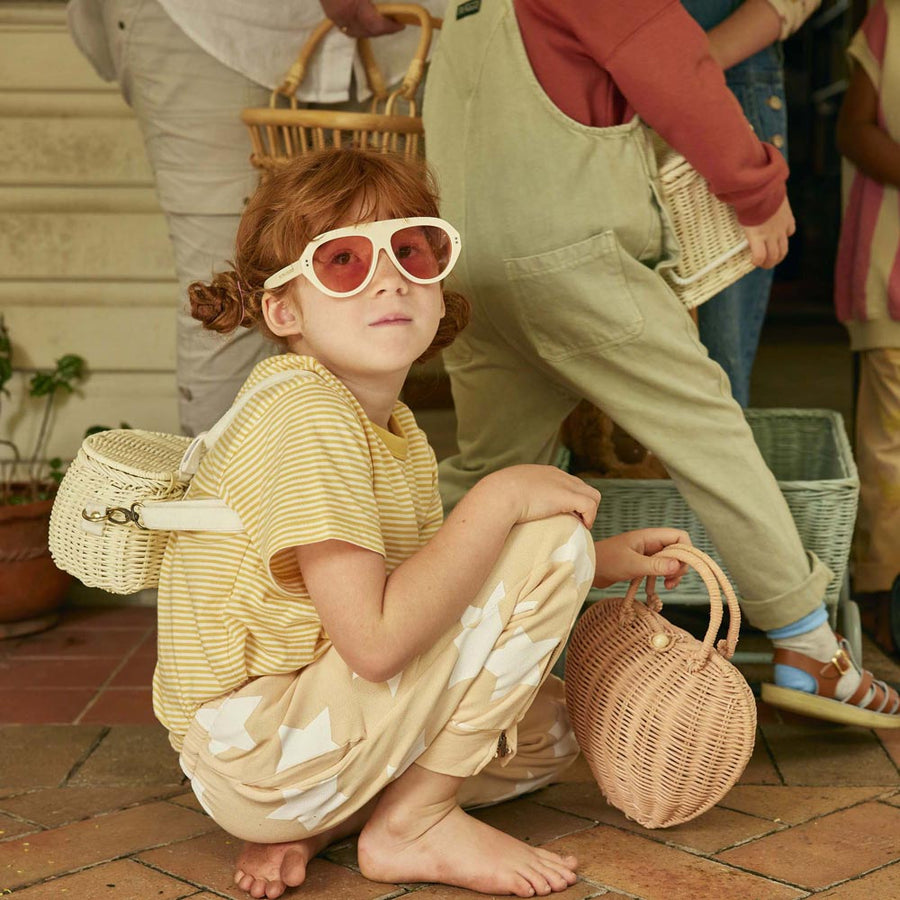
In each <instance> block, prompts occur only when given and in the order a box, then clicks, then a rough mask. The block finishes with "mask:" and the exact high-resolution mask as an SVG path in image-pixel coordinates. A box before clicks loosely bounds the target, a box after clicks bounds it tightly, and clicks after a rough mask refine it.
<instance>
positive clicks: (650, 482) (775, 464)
mask: <svg viewBox="0 0 900 900" xmlns="http://www.w3.org/2000/svg"><path fill="white" fill-rule="evenodd" d="M745 414H746V417H747V422H748V423H749V425H750V428H751V430H752V431H753V437H754V438H755V439H756V443H757V445H758V446H759V449H760V452H761V453H762V456H763V459H764V460H765V461H766V463H767V465H768V466H769V468H770V469H771V470H772V472H773V474H774V475H775V478H776V480H777V482H778V486H779V487H780V488H781V492H782V494H783V495H784V499H785V501H786V502H787V505H788V508H789V509H790V511H791V515H792V516H793V518H794V521H795V523H796V525H797V531H798V532H799V534H800V539H801V541H802V542H803V546H804V547H806V549H807V550H810V551H812V552H813V553H815V554H816V555H817V556H818V557H819V559H821V560H822V562H824V563H825V564H826V565H827V566H828V567H829V568H830V569H831V571H832V572H834V576H835V577H834V579H833V580H832V582H831V584H830V585H829V586H828V589H827V591H826V593H825V603H826V604H827V605H828V606H829V607H831V608H832V609H835V608H836V607H837V605H838V602H839V599H840V593H841V589H842V586H843V582H844V575H845V573H846V571H847V563H848V558H849V555H850V542H851V539H852V537H853V525H854V522H855V520H856V507H857V501H858V497H859V476H858V474H857V471H856V464H855V462H854V461H853V454H852V452H851V450H850V443H849V441H848V439H847V434H846V432H845V430H844V422H843V419H842V417H841V415H840V413H838V412H835V411H834V410H827V409H748V410H745ZM559 462H560V463H561V465H562V467H563V468H568V466H567V464H566V460H565V454H563V456H562V457H561V458H560V460H559ZM589 482H590V483H591V484H593V485H594V486H595V487H596V488H597V489H598V490H599V491H600V492H601V493H602V495H603V500H602V505H601V510H602V512H601V514H600V515H599V516H597V519H596V521H595V522H594V527H593V532H594V539H595V540H601V539H602V538H606V537H611V536H612V535H614V534H618V533H619V532H621V531H631V530H632V529H635V528H645V527H649V526H656V525H666V526H670V527H672V528H682V529H684V530H685V531H687V532H688V533H689V534H690V536H691V540H692V541H693V543H694V545H695V546H697V547H699V548H700V549H701V550H703V551H705V552H706V553H708V554H709V555H710V556H711V557H712V558H713V559H715V560H716V562H717V563H718V564H719V565H722V560H721V558H720V557H719V555H718V552H717V551H716V548H715V545H714V544H713V542H712V540H711V539H710V537H709V535H708V534H707V532H706V529H705V528H704V527H703V525H701V524H700V521H699V519H698V518H697V516H696V515H695V514H694V512H693V511H692V510H691V508H690V507H689V506H688V504H687V502H686V501H685V500H684V498H683V497H682V496H681V494H680V493H679V492H678V489H677V488H676V487H675V484H674V482H672V481H670V480H666V479H615V478H610V479H589ZM723 568H724V566H723ZM725 571H726V574H727V569H726V570H725ZM615 590H616V589H615V588H614V587H613V588H606V589H604V590H592V591H591V595H590V596H591V599H599V598H601V597H609V596H614V594H615ZM666 598H667V601H670V602H673V603H688V604H690V603H705V602H706V590H705V588H704V586H703V583H702V582H701V580H700V579H699V578H698V577H697V576H696V575H695V574H694V573H693V572H690V573H688V575H686V576H685V578H684V579H683V580H682V583H681V584H680V585H679V586H678V587H677V588H676V589H675V590H673V591H669V592H667V595H666Z"/></svg>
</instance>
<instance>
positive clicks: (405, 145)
mask: <svg viewBox="0 0 900 900" xmlns="http://www.w3.org/2000/svg"><path fill="white" fill-rule="evenodd" d="M375 8H376V9H377V10H378V12H380V13H381V14H382V15H383V16H389V17H390V18H392V19H396V20H397V21H399V22H402V23H403V24H405V25H415V26H418V27H419V28H421V34H420V36H419V41H418V45H417V46H416V50H415V52H414V54H413V57H412V59H411V60H410V63H409V66H408V67H407V70H406V74H405V75H404V77H403V80H402V82H401V84H400V86H399V87H398V88H396V89H395V90H393V91H389V90H388V87H387V86H386V85H385V82H384V76H383V74H382V72H381V69H380V68H379V66H378V63H377V61H376V59H375V55H374V53H373V52H372V46H371V43H370V39H369V38H359V39H358V40H357V48H358V51H359V56H360V59H361V61H362V64H363V68H364V69H365V73H366V82H367V83H368V86H369V90H370V91H371V92H372V101H371V104H370V108H369V111H368V112H353V111H348V110H336V109H320V108H312V109H305V108H300V106H299V104H298V102H297V97H296V91H297V88H298V86H299V85H300V84H301V82H302V81H303V79H304V77H305V75H306V70H307V67H308V65H309V61H310V59H311V58H312V56H313V54H314V53H315V51H316V49H317V48H318V47H319V45H320V44H321V43H322V40H323V39H324V38H325V35H327V34H328V33H329V32H330V31H331V29H332V28H334V23H333V22H332V21H331V20H329V19H325V20H324V21H323V22H321V23H320V24H319V25H318V26H317V27H316V29H315V30H314V31H313V33H312V34H311V35H310V36H309V39H308V40H307V42H306V44H305V45H304V46H303V48H302V50H301V51H300V55H299V56H298V57H297V60H296V62H295V63H294V64H293V65H292V66H291V68H290V69H289V70H288V72H287V74H286V75H285V79H284V82H283V83H282V84H281V85H280V86H279V87H278V88H276V89H275V90H274V91H273V92H272V96H271V98H270V100H269V106H268V107H267V108H262V109H257V108H248V109H245V110H243V111H242V112H241V119H242V121H243V122H244V123H245V124H246V125H247V127H248V128H249V129H250V139H251V141H252V143H253V153H252V155H251V157H250V160H251V162H252V163H253V165H254V166H256V167H257V168H259V169H261V170H262V171H263V172H264V173H265V172H271V171H273V170H275V169H277V168H278V167H280V166H282V165H284V164H285V163H286V162H287V161H288V160H290V159H291V158H292V157H294V156H300V155H302V154H304V153H309V152H310V151H312V150H322V149H325V148H326V147H339V146H347V145H349V146H354V147H368V148H370V149H375V150H380V151H384V152H387V151H390V152H393V153H401V154H403V155H405V156H418V155H420V153H421V149H422V148H421V143H422V141H421V136H422V132H423V129H422V118H421V116H420V115H419V114H418V110H417V108H416V91H417V90H418V87H419V84H420V83H421V81H422V77H423V75H424V74H425V64H426V60H427V58H428V52H429V50H430V48H431V39H432V34H433V31H434V29H435V28H440V27H441V20H440V19H433V18H432V17H431V16H430V15H429V13H428V11H427V10H426V9H425V8H424V7H422V6H418V5H417V4H412V3H382V4H377V5H376V7H375Z"/></svg>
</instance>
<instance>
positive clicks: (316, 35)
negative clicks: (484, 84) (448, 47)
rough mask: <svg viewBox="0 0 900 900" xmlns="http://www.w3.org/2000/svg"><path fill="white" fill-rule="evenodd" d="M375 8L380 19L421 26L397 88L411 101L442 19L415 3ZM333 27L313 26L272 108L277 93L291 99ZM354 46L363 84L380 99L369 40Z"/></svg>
mask: <svg viewBox="0 0 900 900" xmlns="http://www.w3.org/2000/svg"><path fill="white" fill-rule="evenodd" d="M375 8H376V9H377V10H378V12H380V13H381V14H382V15H383V16H389V17H390V18H392V19H396V20H397V21H398V22H401V23H403V24H404V25H420V26H421V27H422V34H421V35H420V37H419V44H418V46H417V47H416V52H415V53H414V54H413V58H412V60H411V61H410V64H409V66H408V68H407V70H406V74H405V75H404V76H403V82H402V85H401V87H400V94H401V96H403V97H404V98H406V99H407V100H409V99H412V97H413V95H414V94H415V92H416V89H417V88H418V86H419V82H421V80H422V76H423V75H424V73H425V60H426V58H427V56H428V50H429V48H430V47H431V37H432V33H433V30H434V29H435V28H440V27H441V19H435V18H432V17H431V16H430V15H429V14H428V11H427V10H426V9H424V8H423V7H421V6H418V5H417V4H414V3H378V4H376V5H375ZM332 28H334V22H332V21H331V20H330V19H323V20H322V21H321V22H320V23H319V24H318V25H317V26H316V27H315V29H314V30H313V33H312V34H311V35H310V36H309V37H308V38H307V40H306V43H305V44H304V45H303V47H302V48H301V50H300V54H299V55H298V56H297V59H296V60H295V61H294V64H293V65H292V66H291V67H290V69H288V71H287V74H286V75H285V76H284V81H283V82H282V83H281V85H280V86H279V87H277V88H275V91H274V92H273V94H272V101H273V105H274V100H275V97H276V95H278V94H282V95H284V96H285V97H288V98H291V97H293V96H294V94H295V93H296V91H297V88H298V87H299V86H300V83H301V82H302V81H303V79H304V77H305V76H306V69H307V66H308V65H309V61H310V59H311V58H312V55H313V53H314V52H315V50H316V48H317V47H318V46H319V44H320V43H321V42H322V40H323V39H324V37H325V35H326V34H328V32H329V31H331V29H332ZM357 47H358V49H359V54H360V58H361V60H362V63H363V68H364V69H365V72H366V81H367V82H368V84H369V89H370V90H371V91H372V93H373V94H375V96H376V97H379V98H383V97H384V96H385V95H386V93H387V89H386V87H385V84H384V77H383V75H382V74H381V70H380V69H379V68H378V64H377V63H376V62H375V57H374V55H373V53H372V49H371V46H370V45H369V41H368V39H367V38H360V39H359V40H358V41H357Z"/></svg>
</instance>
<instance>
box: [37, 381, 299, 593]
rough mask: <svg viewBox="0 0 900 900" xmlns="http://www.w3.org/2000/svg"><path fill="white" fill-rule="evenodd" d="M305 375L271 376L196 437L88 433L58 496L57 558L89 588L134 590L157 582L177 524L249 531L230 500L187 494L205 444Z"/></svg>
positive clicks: (53, 526)
mask: <svg viewBox="0 0 900 900" xmlns="http://www.w3.org/2000/svg"><path fill="white" fill-rule="evenodd" d="M303 377H312V376H310V375H309V374H308V373H304V372H303V371H298V370H297V369H292V370H290V371H285V372H277V373H275V374H274V375H270V376H269V377H268V378H266V379H264V380H263V381H261V382H259V384H257V385H254V386H253V388H251V389H250V390H248V391H246V392H245V393H244V394H242V395H241V397H240V398H239V399H238V400H237V401H235V403H234V405H233V406H232V407H231V409H229V410H228V412H226V413H225V415H224V416H222V418H221V419H219V421H218V422H216V424H215V425H214V426H213V427H212V428H211V429H210V430H209V431H207V432H204V433H203V434H199V435H197V437H195V438H194V439H193V440H191V438H188V437H182V436H181V435H176V434H162V433H160V432H156V431H140V430H137V429H135V430H132V429H113V430H111V431H101V432H99V433H98V434H93V435H91V436H90V437H87V438H85V440H84V442H83V443H82V445H81V448H80V449H79V451H78V455H77V456H76V457H75V459H74V460H73V461H72V464H71V465H70V466H69V468H68V469H67V470H66V474H65V476H64V477H63V480H62V483H61V484H60V486H59V491H58V492H57V494H56V499H55V500H54V502H53V511H52V513H51V515H50V553H51V555H52V556H53V561H54V562H55V563H56V565H57V566H58V567H59V568H60V569H63V570H64V571H66V572H69V573H71V574H72V575H74V576H75V577H76V578H78V579H80V580H81V581H82V583H84V584H85V585H87V586H88V587H99V588H102V589H103V590H105V591H110V592H112V593H114V594H133V593H134V592H135V591H140V590H143V589H144V588H149V587H155V586H156V584H157V583H158V581H159V567H160V565H161V563H162V558H163V553H164V552H165V549H166V543H167V542H168V539H169V534H170V533H171V532H172V531H220V532H239V531H243V530H244V526H243V524H242V523H241V520H240V517H239V516H238V515H237V513H235V512H234V510H232V509H230V508H229V507H228V506H227V505H226V504H225V502H224V501H222V500H219V499H216V498H210V499H197V500H182V499H181V498H182V497H183V496H184V494H185V492H186V491H187V489H188V486H189V485H190V482H191V478H192V477H193V476H194V474H195V473H196V471H197V467H198V466H199V464H200V460H201V459H202V458H203V456H204V454H205V453H206V451H207V450H209V448H210V447H212V446H213V444H215V442H216V441H217V440H218V439H219V438H220V437H221V436H222V434H224V432H225V431H226V429H227V428H228V426H229V425H231V423H232V422H233V421H234V419H235V418H236V417H237V414H238V413H239V412H240V411H241V410H242V409H243V408H244V406H245V405H246V404H247V402H248V401H249V400H251V399H252V398H253V397H255V396H256V395H257V394H259V393H260V392H261V391H264V390H266V389H267V388H270V387H273V386H274V385H276V384H280V383H281V382H283V381H287V380H289V379H291V378H303Z"/></svg>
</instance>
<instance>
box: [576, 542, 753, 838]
mask: <svg viewBox="0 0 900 900" xmlns="http://www.w3.org/2000/svg"><path fill="white" fill-rule="evenodd" d="M659 555H660V556H667V557H672V558H675V559H679V560H681V561H683V562H685V563H687V564H688V565H690V566H691V567H692V568H694V569H696V571H697V572H698V574H699V575H700V576H701V578H702V579H703V581H704V583H705V584H706V587H707V589H708V590H709V593H710V601H711V603H710V625H709V629H708V631H707V633H706V637H705V638H704V640H703V641H702V642H700V641H698V640H697V639H696V638H694V637H693V636H691V635H690V634H688V633H687V632H686V631H684V630H682V629H681V628H677V627H675V626H674V625H672V624H671V623H670V622H668V621H667V620H666V619H665V618H664V617H663V616H661V615H660V614H659V609H660V607H661V604H660V602H659V598H658V597H656V595H655V594H654V593H653V579H648V582H647V598H648V602H647V605H644V604H643V603H641V602H639V601H638V600H637V590H638V587H639V585H640V581H641V579H637V580H635V581H634V582H632V584H631V586H630V588H629V589H628V592H627V594H626V596H625V597H623V598H608V599H606V600H600V601H598V602H596V603H595V604H593V605H592V606H591V607H590V608H589V609H588V610H587V612H585V614H584V615H583V616H582V617H581V618H580V619H579V621H578V623H577V625H576V626H575V630H574V631H573V633H572V638H571V640H570V642H569V649H568V654H567V658H566V705H567V707H568V710H569V716H570V718H571V720H572V727H573V729H574V732H575V737H576V739H577V741H578V744H579V746H580V747H581V750H582V752H583V753H584V755H585V758H586V759H587V762H588V765H589V766H590V769H591V772H592V773H593V775H594V777H595V778H596V780H597V783H598V785H599V786H600V789H601V791H602V792H603V794H604V796H605V797H606V799H607V800H608V801H609V802H610V803H611V804H612V805H613V806H615V807H617V808H618V809H620V810H621V811H622V812H624V813H625V815H626V816H628V818H630V819H634V820H635V821H637V822H639V823H640V824H641V825H643V826H645V827H646V828H667V827H669V826H671V825H678V824H679V823H681V822H687V821H689V820H690V819H693V818H695V817H696V816H699V815H700V814H701V813H703V812H705V811H706V810H708V809H710V808H711V807H712V806H714V805H715V804H716V803H717V802H718V801H719V800H721V798H722V797H723V796H724V795H725V794H726V793H727V792H728V790H729V789H730V788H731V787H732V786H733V785H734V783H735V782H736V781H737V779H738V778H739V777H740V775H741V773H742V772H743V771H744V768H745V767H746V765H747V762H748V761H749V759H750V755H751V753H752V752H753V745H754V741H755V736H756V703H755V701H754V698H753V694H752V693H751V691H750V687H749V686H748V684H747V682H746V681H745V679H744V678H743V676H742V675H741V674H740V672H738V670H737V669H736V668H735V667H734V666H733V665H732V664H731V663H730V662H729V661H728V659H729V658H730V657H731V656H732V654H733V653H734V648H735V645H736V643H737V633H738V629H739V627H740V611H739V610H738V606H737V599H736V598H735V596H734V592H733V591H732V590H731V586H730V585H729V584H728V581H727V579H726V578H725V576H724V575H723V574H722V571H721V569H719V567H718V566H717V565H716V563H715V562H714V561H713V560H711V559H710V558H709V557H708V556H706V554H704V553H702V552H701V551H699V550H697V549H696V548H693V547H683V546H681V545H677V546H670V547H667V548H666V549H665V550H663V551H661V552H660V554H659ZM720 585H721V587H722V590H723V591H724V593H725V595H726V597H727V599H728V605H729V612H730V619H729V629H728V636H727V638H726V639H725V640H723V641H721V642H720V643H719V646H718V648H716V647H715V646H714V641H715V636H716V633H717V631H718V628H719V625H720V623H721V621H722V601H721V592H720V590H719V586H720Z"/></svg>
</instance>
